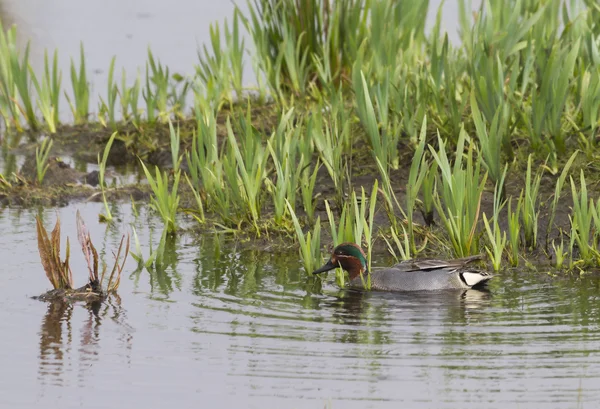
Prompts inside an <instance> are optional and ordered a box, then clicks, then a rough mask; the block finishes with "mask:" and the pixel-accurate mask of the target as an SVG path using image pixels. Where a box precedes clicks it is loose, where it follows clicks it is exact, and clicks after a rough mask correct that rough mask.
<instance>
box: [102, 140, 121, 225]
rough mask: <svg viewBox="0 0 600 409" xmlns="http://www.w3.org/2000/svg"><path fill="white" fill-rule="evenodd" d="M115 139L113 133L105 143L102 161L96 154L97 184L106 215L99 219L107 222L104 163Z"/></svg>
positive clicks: (108, 214) (108, 211) (110, 216)
mask: <svg viewBox="0 0 600 409" xmlns="http://www.w3.org/2000/svg"><path fill="white" fill-rule="evenodd" d="M116 137H117V133H116V132H113V134H112V135H111V136H110V139H109V140H108V142H107V143H106V146H105V147H104V153H103V154H102V159H100V153H98V184H99V185H100V190H101V191H102V202H103V203H104V210H105V212H106V214H104V215H100V219H101V220H104V221H108V222H110V221H111V220H112V213H111V211H110V207H109V206H108V201H107V200H106V190H107V188H108V187H107V185H106V181H105V176H106V162H107V161H108V155H109V154H110V148H111V147H112V144H113V142H114V141H115V138H116Z"/></svg>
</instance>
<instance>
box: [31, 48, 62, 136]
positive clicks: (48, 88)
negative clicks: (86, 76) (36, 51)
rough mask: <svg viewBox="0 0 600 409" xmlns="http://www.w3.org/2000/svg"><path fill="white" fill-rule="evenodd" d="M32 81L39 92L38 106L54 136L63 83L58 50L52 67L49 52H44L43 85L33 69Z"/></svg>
mask: <svg viewBox="0 0 600 409" xmlns="http://www.w3.org/2000/svg"><path fill="white" fill-rule="evenodd" d="M31 81H32V82H33V85H34V87H35V90H36V92H37V106H38V108H39V110H40V111H41V113H42V116H43V118H44V120H45V121H46V125H47V127H48V130H49V131H50V133H52V134H53V133H56V128H57V126H58V122H59V121H58V115H59V112H60V111H59V101H60V86H61V82H62V73H61V72H60V71H59V70H58V50H54V54H53V57H52V65H50V63H49V61H48V51H45V52H44V73H43V76H42V81H41V84H40V82H39V81H38V79H37V78H36V76H35V73H34V72H33V70H32V69H31Z"/></svg>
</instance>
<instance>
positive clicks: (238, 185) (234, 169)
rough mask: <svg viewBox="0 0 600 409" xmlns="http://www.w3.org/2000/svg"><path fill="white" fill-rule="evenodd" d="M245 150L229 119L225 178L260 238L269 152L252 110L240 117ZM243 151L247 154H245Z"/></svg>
mask: <svg viewBox="0 0 600 409" xmlns="http://www.w3.org/2000/svg"><path fill="white" fill-rule="evenodd" d="M238 127H239V128H240V139H241V144H240V145H241V147H242V149H240V146H238V142H237V140H236V137H235V135H234V133H233V129H232V127H231V121H230V120H229V118H227V141H228V142H229V143H228V151H227V154H226V155H224V156H223V157H222V161H223V168H224V170H225V176H226V179H227V181H228V183H229V186H230V188H231V190H232V192H233V193H234V194H233V198H234V201H235V203H236V205H237V206H238V207H239V208H240V209H245V211H246V216H248V217H247V218H248V220H249V221H250V222H251V223H252V224H253V225H254V228H255V230H256V233H257V234H258V235H260V228H259V226H258V220H259V218H260V211H261V193H262V187H263V184H264V179H265V177H266V172H265V168H266V162H267V159H268V157H269V156H268V154H267V149H266V148H265V146H263V144H262V142H261V140H260V135H258V134H257V133H256V131H255V130H254V128H253V126H252V121H251V119H250V109H249V108H248V112H247V114H246V117H242V118H240V121H239V123H238ZM242 150H243V154H242Z"/></svg>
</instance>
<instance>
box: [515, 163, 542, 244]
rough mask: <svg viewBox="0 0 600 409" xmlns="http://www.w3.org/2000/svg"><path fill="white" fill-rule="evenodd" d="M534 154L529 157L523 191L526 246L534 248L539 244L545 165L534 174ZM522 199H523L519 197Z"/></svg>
mask: <svg viewBox="0 0 600 409" xmlns="http://www.w3.org/2000/svg"><path fill="white" fill-rule="evenodd" d="M532 161H533V157H532V155H529V157H528V159H527V171H526V173H525V188H524V190H523V192H522V196H521V197H522V205H521V206H520V207H521V225H522V226H523V235H524V239H525V247H527V248H528V249H530V250H533V249H535V248H536V246H537V236H538V220H539V214H540V211H539V207H538V203H539V202H538V199H539V191H540V184H541V182H542V175H543V169H544V168H543V167H542V168H541V169H540V170H539V171H538V172H536V174H535V177H533V176H532V170H531V164H532ZM519 200H521V199H519Z"/></svg>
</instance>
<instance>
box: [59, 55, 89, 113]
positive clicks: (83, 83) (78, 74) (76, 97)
mask: <svg viewBox="0 0 600 409" xmlns="http://www.w3.org/2000/svg"><path fill="white" fill-rule="evenodd" d="M71 86H72V87H73V99H71V98H70V97H69V95H68V94H67V93H66V92H65V97H66V98H67V101H68V102H69V105H70V107H71V112H72V113H73V118H74V120H75V123H76V124H83V123H85V122H87V120H88V115H89V104H90V84H89V83H88V80H87V72H86V65H85V54H84V51H83V43H80V45H79V71H78V70H77V68H76V67H75V62H74V61H73V59H71Z"/></svg>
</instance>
